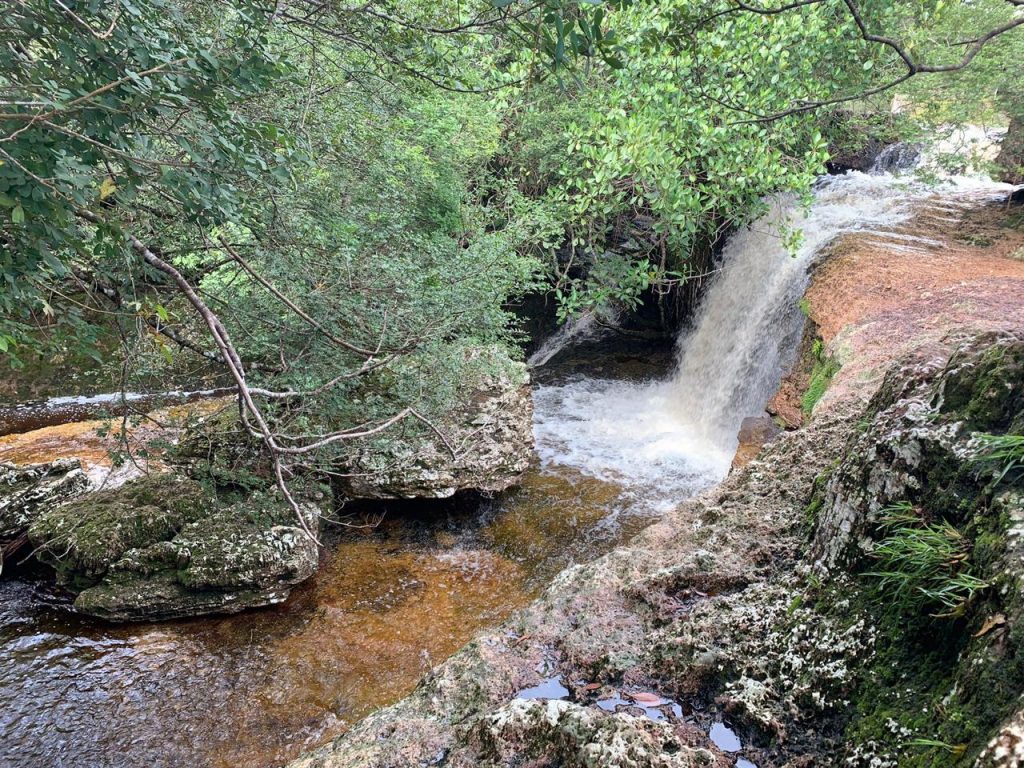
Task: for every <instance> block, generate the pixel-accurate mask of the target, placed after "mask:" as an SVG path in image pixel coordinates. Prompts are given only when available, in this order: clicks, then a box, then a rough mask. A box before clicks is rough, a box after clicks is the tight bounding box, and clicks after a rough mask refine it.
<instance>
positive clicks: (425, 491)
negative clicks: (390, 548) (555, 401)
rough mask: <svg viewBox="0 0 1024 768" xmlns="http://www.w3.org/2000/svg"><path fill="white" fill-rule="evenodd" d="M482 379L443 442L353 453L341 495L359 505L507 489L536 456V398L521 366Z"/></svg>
mask: <svg viewBox="0 0 1024 768" xmlns="http://www.w3.org/2000/svg"><path fill="white" fill-rule="evenodd" d="M506 366H507V367H508V370H505V371H502V372H500V373H494V374H493V375H490V376H487V377H485V378H484V379H483V381H482V382H481V384H480V386H479V387H478V388H477V390H476V392H475V393H474V395H473V396H472V397H471V398H470V399H469V400H468V401H467V402H466V403H465V404H464V405H463V406H461V407H460V408H458V409H457V410H455V411H453V412H452V413H451V414H450V415H449V416H446V417H445V418H444V420H443V421H441V422H440V423H438V425H437V426H438V428H439V430H440V431H441V432H442V433H444V435H445V441H444V442H442V441H440V440H438V439H437V438H436V436H435V435H430V438H429V439H417V440H412V441H406V440H391V439H389V440H387V441H382V442H377V443H372V444H367V445H361V446H357V447H354V449H353V453H352V454H351V455H349V456H347V457H345V458H343V459H342V460H341V462H340V464H341V474H342V475H344V477H342V478H341V480H340V483H339V487H340V490H341V491H342V493H344V494H345V495H347V496H350V497H352V498H360V499H394V498H447V497H449V496H452V495H454V494H455V493H456V492H458V491H460V490H478V491H488V492H491V491H501V490H504V489H506V488H509V487H511V486H513V485H515V484H516V483H518V482H519V480H520V479H521V478H522V475H523V473H524V472H525V471H526V470H527V469H528V468H529V466H530V461H531V460H532V456H533V400H532V398H531V396H530V388H529V378H528V375H527V373H526V368H525V366H523V365H522V364H521V363H507V364H506Z"/></svg>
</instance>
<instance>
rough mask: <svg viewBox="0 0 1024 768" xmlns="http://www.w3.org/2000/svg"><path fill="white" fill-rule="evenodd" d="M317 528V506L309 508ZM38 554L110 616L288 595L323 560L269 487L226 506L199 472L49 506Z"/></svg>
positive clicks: (78, 602) (79, 601) (227, 605)
mask: <svg viewBox="0 0 1024 768" xmlns="http://www.w3.org/2000/svg"><path fill="white" fill-rule="evenodd" d="M306 514H307V521H306V522H307V525H309V526H311V527H312V528H314V529H315V525H316V519H317V511H316V510H315V509H314V508H312V507H307V508H306ZM30 536H31V539H32V541H33V543H34V544H35V546H36V547H37V557H39V559H40V560H42V561H43V562H46V563H48V564H50V565H52V566H53V567H54V569H55V570H56V572H57V574H58V579H59V581H60V583H62V584H64V585H65V586H67V587H69V588H70V589H72V590H73V591H76V592H79V594H78V596H77V597H76V599H75V608H76V609H77V610H79V611H81V612H82V613H87V614H90V615H94V616H99V617H101V618H104V619H108V620H112V621H136V620H154V619H170V618H177V617H183V616H196V615H200V614H205V613H234V612H237V611H240V610H243V609H246V608H252V607H257V606H262V605H269V604H272V603H277V602H281V601H282V600H284V599H285V598H286V597H287V596H288V593H289V591H290V589H291V587H293V586H294V585H295V584H298V583H300V582H302V581H304V580H305V579H307V578H309V577H310V576H311V575H312V574H313V573H314V572H315V571H316V568H317V562H318V554H319V553H318V548H317V544H316V542H315V541H314V540H313V539H311V538H310V537H309V536H308V535H306V533H305V532H304V531H303V530H302V529H301V527H299V525H298V521H296V520H295V519H294V515H293V513H292V512H291V510H290V508H288V507H287V506H286V505H284V504H283V503H282V502H280V501H278V500H276V499H273V498H270V497H268V496H264V495H259V494H256V495H253V496H251V497H250V498H249V499H247V500H246V501H244V502H238V503H235V504H232V505H227V506H224V505H222V504H220V503H218V502H217V501H216V500H214V499H212V498H210V497H209V496H208V495H207V494H206V493H205V492H204V490H203V488H202V487H201V486H200V485H199V484H197V483H196V482H194V481H192V480H188V479H185V478H182V477H179V476H176V475H172V474H163V475H153V476H150V477H147V478H143V479H140V480H136V481H133V482H131V483H127V484H125V485H124V486H122V487H120V488H117V489H115V490H111V491H103V492H99V493H95V494H92V495H90V496H86V497H83V498H81V499H78V500H76V501H73V502H71V503H68V504H65V505H63V506H59V507H56V508H54V509H52V510H49V511H47V513H46V514H44V515H42V516H41V517H40V518H39V519H38V520H37V521H36V522H35V524H33V526H32V528H31V531H30Z"/></svg>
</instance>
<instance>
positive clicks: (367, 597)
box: [0, 173, 926, 768]
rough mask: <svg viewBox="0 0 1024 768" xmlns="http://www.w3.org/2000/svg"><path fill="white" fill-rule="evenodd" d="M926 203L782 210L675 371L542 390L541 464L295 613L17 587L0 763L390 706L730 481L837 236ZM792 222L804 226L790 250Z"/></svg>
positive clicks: (235, 751) (270, 736) (736, 259)
mask: <svg viewBox="0 0 1024 768" xmlns="http://www.w3.org/2000/svg"><path fill="white" fill-rule="evenodd" d="M924 194H926V193H925V192H924V191H920V190H917V189H915V188H913V187H911V186H908V185H906V184H904V183H902V182H900V181H898V180H896V179H893V178H892V177H890V176H886V175H875V176H873V175H866V174H856V173H854V174H848V175H846V176H843V177H835V178H828V179H823V180H822V181H821V182H820V183H819V185H818V188H817V190H816V192H815V196H814V202H813V204H812V205H811V207H810V209H809V211H808V212H807V213H806V215H804V213H803V212H802V209H800V208H798V207H797V206H795V205H794V204H793V202H792V201H790V200H789V199H787V198H784V197H780V198H778V199H775V200H772V201H771V202H770V205H769V211H768V213H766V215H765V216H764V217H762V218H761V219H759V220H758V221H756V222H755V223H754V224H752V225H751V226H750V227H749V228H747V229H745V230H742V231H740V232H737V233H736V234H734V235H733V236H732V237H731V238H730V240H729V243H728V246H727V247H726V248H725V251H724V253H723V254H722V259H721V269H720V273H719V274H718V276H717V277H716V279H715V280H714V282H713V283H712V285H711V286H710V288H709V290H708V292H707V294H706V297H705V299H704V301H703V304H702V305H701V307H700V308H699V311H698V312H697V314H696V321H695V323H694V326H693V328H691V329H689V330H688V331H686V332H685V333H684V334H683V336H682V338H681V339H680V342H679V345H678V361H677V366H676V370H675V373H674V375H670V376H669V377H668V378H665V371H664V369H663V368H662V369H660V370H659V369H658V367H657V366H649V367H646V368H645V367H644V365H643V358H644V352H643V350H635V351H633V352H632V353H631V356H629V355H627V357H630V362H629V364H628V365H626V364H623V365H619V366H616V365H615V364H611V365H610V366H609V365H607V361H603V363H605V370H604V372H603V373H602V377H600V378H598V377H595V376H579V375H564V376H557V375H556V376H554V377H553V379H552V380H553V382H554V383H547V384H544V385H540V386H537V387H536V388H535V403H536V413H535V435H536V442H537V453H538V455H539V466H538V467H537V468H536V469H534V470H532V471H531V472H530V473H529V474H528V476H527V477H526V479H525V482H524V484H523V485H522V487H520V488H518V489H516V490H514V491H512V492H509V493H506V494H503V495H500V496H499V497H497V498H495V499H493V500H480V499H472V498H471V499H463V500H461V501H456V502H450V503H445V504H437V503H423V504H415V503H410V502H405V503H401V504H399V503H396V504H392V505H389V506H387V511H388V513H389V514H388V515H387V517H386V519H385V522H384V524H383V525H381V526H380V527H378V528H377V529H375V530H373V531H353V530H348V531H340V532H336V533H335V534H334V535H333V541H332V542H331V546H330V547H328V549H327V552H326V553H325V555H324V560H323V563H322V568H321V570H320V572H319V573H318V574H317V575H316V576H315V577H314V578H313V579H312V580H311V581H310V582H309V583H307V584H305V585H302V586H301V587H300V588H298V589H297V590H296V591H295V592H294V593H293V596H292V598H291V599H290V600H289V601H287V603H285V604H284V605H281V606H276V607H273V608H268V609H265V610H261V611H253V612H250V613H246V614H242V615H239V616H233V617H225V618H206V619H197V620H193V621H186V622H170V623H165V624H156V625H139V626H110V625H105V624H102V623H99V622H94V621H89V620H86V619H83V618H81V617H78V616H75V615H74V614H73V613H71V612H70V611H69V610H68V605H69V600H68V598H67V597H66V596H64V595H61V594H58V593H56V592H54V590H53V589H52V587H50V586H48V585H47V582H46V581H45V580H43V579H40V578H39V577H38V576H39V575H38V574H35V573H21V574H19V575H16V576H15V577H14V578H6V579H5V580H4V581H2V582H0V702H2V704H3V706H2V708H0V766H4V767H7V766H11V767H13V766H83V767H86V768H101V767H104V766H118V767H119V768H120V767H123V768H131V767H132V766H145V767H146V768H161V767H163V766H167V767H171V766H182V765H189V766H197V767H202V766H237V765H245V766H247V767H248V768H261V767H262V766H273V765H278V764H280V763H282V762H285V761H286V760H288V759H290V758H292V757H295V756H296V755H298V754H299V753H300V752H301V751H303V750H305V749H308V748H310V747H313V746H315V745H317V744H320V743H323V742H324V741H325V740H327V739H329V738H330V737H332V736H334V735H336V734H338V733H340V732H342V731H343V730H344V729H345V728H346V727H348V726H349V725H351V724H352V723H353V722H355V721H356V720H358V719H359V718H360V717H363V716H365V715H366V714H368V713H369V712H371V711H372V710H373V709H375V708H377V707H379V706H382V705H385V704H387V703H389V702H392V701H394V700H396V699H398V698H399V697H401V696H402V695H404V694H405V693H407V692H409V691H410V690H411V689H412V687H413V686H414V685H415V683H416V681H417V680H418V678H419V677H420V676H421V675H422V674H423V672H424V670H425V669H427V668H429V666H430V665H432V664H435V663H437V662H438V661H440V660H441V659H443V658H444V657H445V656H447V655H449V654H451V653H452V652H454V651H455V650H456V649H457V648H458V647H459V646H461V645H462V644H464V643H465V642H467V641H468V640H469V639H471V637H472V636H473V635H474V634H475V633H476V632H478V631H480V630H481V629H482V628H484V627H487V626H493V625H495V624H497V623H499V622H500V621H501V620H503V619H504V618H505V617H507V616H508V615H509V614H510V613H511V612H512V611H513V610H515V609H516V608H517V607H519V606H522V605H524V604H525V603H526V602H527V601H529V600H530V599H531V598H533V597H534V596H536V595H537V594H538V593H539V591H540V590H541V589H543V587H544V586H545V585H546V584H547V583H548V582H549V581H550V579H551V578H552V576H553V575H554V574H555V573H557V572H558V571H559V570H560V569H562V568H564V567H565V566H567V565H569V564H571V563H572V562H579V561H581V560H585V559H589V558H593V557H595V556H596V555H598V554H600V553H601V552H603V551H607V550H608V549H609V548H611V547H612V546H614V545H615V544H617V543H619V542H621V541H623V540H625V539H626V538H627V537H629V536H630V535H632V534H633V533H635V532H636V531H637V530H639V529H640V528H641V527H642V526H643V525H644V524H646V523H648V522H649V521H650V520H651V519H653V518H654V517H655V516H656V515H658V514H659V513H661V512H662V511H663V510H665V509H667V508H669V507H671V506H672V505H674V504H676V503H678V502H679V501H681V500H683V499H685V498H687V497H690V496H692V495H693V494H695V493H697V492H699V491H700V490H702V489H703V488H706V487H708V486H709V485H711V484H713V483H715V482H718V481H719V480H720V479H721V478H722V477H724V475H725V474H726V472H727V471H728V468H729V464H730V461H731V458H732V455H733V452H734V450H735V447H736V442H737V441H736V432H737V429H738V426H739V423H740V421H741V420H742V419H743V418H744V417H745V416H748V415H756V414H759V413H760V412H762V411H763V408H764V406H765V403H766V401H767V399H768V397H769V396H770V394H771V393H772V392H773V390H774V389H775V388H776V387H777V385H778V381H779V379H780V377H781V375H782V372H783V370H784V368H785V366H786V365H787V363H788V362H789V361H790V359H791V357H792V355H793V354H794V353H795V349H796V345H797V340H798V336H799V333H800V329H801V316H800V310H799V308H798V306H797V304H798V298H799V296H800V294H801V293H802V291H803V289H804V286H805V284H806V281H807V267H808V265H809V264H810V262H811V261H812V259H813V257H814V255H815V254H816V253H817V252H819V251H820V249H821V247H822V245H823V244H825V243H826V242H828V241H829V240H830V239H832V238H833V237H834V236H836V235H837V234H839V233H841V232H845V231H850V230H854V229H874V230H883V229H884V228H885V227H886V226H888V225H892V224H895V223H897V222H899V221H900V220H901V219H903V218H904V217H905V216H906V215H907V214H908V212H909V210H910V206H911V203H912V202H913V200H914V199H915V198H918V197H920V196H922V195H924ZM783 222H788V223H789V225H790V226H793V227H798V228H800V229H801V230H802V232H803V239H802V244H801V245H800V247H799V248H798V249H797V251H796V254H795V255H791V254H790V253H789V252H787V251H786V249H785V248H783V246H782V241H781V238H780V234H779V230H780V225H781V224H782V223H783ZM909 245H912V244H908V246H909ZM584 331H586V329H584ZM580 335H581V334H580V333H577V334H576V336H577V337H579V336H580ZM584 335H585V334H584ZM572 338H573V334H571V333H566V334H565V335H564V340H565V343H571V341H572ZM559 343H561V342H559ZM562 351H564V350H561V349H559V348H558V344H555V345H554V348H552V347H549V348H547V349H545V350H544V355H543V357H544V358H545V359H544V360H543V361H542V362H547V360H553V362H557V358H558V356H559V355H560V353H561V352H562ZM637 366H639V370H637ZM609 367H610V368H611V369H612V374H613V375H609V374H608V372H607V371H608V368H609ZM5 439H6V438H5ZM4 450H5V448H4V444H3V443H2V442H0V460H3V459H4ZM377 509H379V507H378V508H377Z"/></svg>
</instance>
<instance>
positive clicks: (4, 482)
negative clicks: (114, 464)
mask: <svg viewBox="0 0 1024 768" xmlns="http://www.w3.org/2000/svg"><path fill="white" fill-rule="evenodd" d="M88 484H89V482H88V479H87V478H86V476H85V473H84V472H83V471H82V468H81V465H80V464H79V463H78V462H77V461H75V460H73V459H60V460H57V461H53V462H50V463H48V464H33V465H29V466H25V467H18V466H15V465H13V464H3V463H0V568H2V566H3V562H4V559H5V558H7V557H9V556H10V555H12V554H13V553H14V552H15V551H16V550H18V549H20V548H21V547H22V546H24V545H25V544H27V543H28V536H27V534H28V528H29V526H30V525H31V524H32V523H33V522H34V521H35V519H36V518H37V517H38V516H39V515H40V514H42V513H43V512H45V511H46V510H47V509H49V508H51V507H53V506H56V505H58V504H60V503H61V502H62V501H65V500H67V499H70V498H72V497H74V496H77V495H78V494H80V493H82V492H83V491H85V489H86V487H87V486H88Z"/></svg>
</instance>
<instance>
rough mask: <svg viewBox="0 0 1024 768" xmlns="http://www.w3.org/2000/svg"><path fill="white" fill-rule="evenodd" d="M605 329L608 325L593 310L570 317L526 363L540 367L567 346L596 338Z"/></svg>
mask: <svg viewBox="0 0 1024 768" xmlns="http://www.w3.org/2000/svg"><path fill="white" fill-rule="evenodd" d="M605 330H606V326H605V325H602V324H601V322H599V321H598V318H597V315H596V314H595V313H593V312H585V313H584V314H582V315H580V316H579V317H573V318H570V319H569V320H567V321H566V322H565V323H563V324H562V326H561V327H560V328H559V329H558V330H557V331H555V332H554V333H553V334H551V335H550V336H549V337H548V338H546V339H545V340H544V342H543V343H542V344H541V345H540V346H539V347H538V348H537V351H536V352H534V353H533V354H532V355H530V357H529V359H528V360H527V361H526V364H527V365H528V366H529V367H530V368H539V367H540V366H542V365H545V364H546V363H547V362H548V361H549V360H551V358H553V357H554V356H555V355H557V354H558V353H559V352H561V351H562V350H563V349H565V348H566V347H569V346H572V345H573V344H579V343H580V342H581V341H585V340H587V339H593V338H596V337H597V336H599V335H600V334H601V333H602V332H603V331H605Z"/></svg>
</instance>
